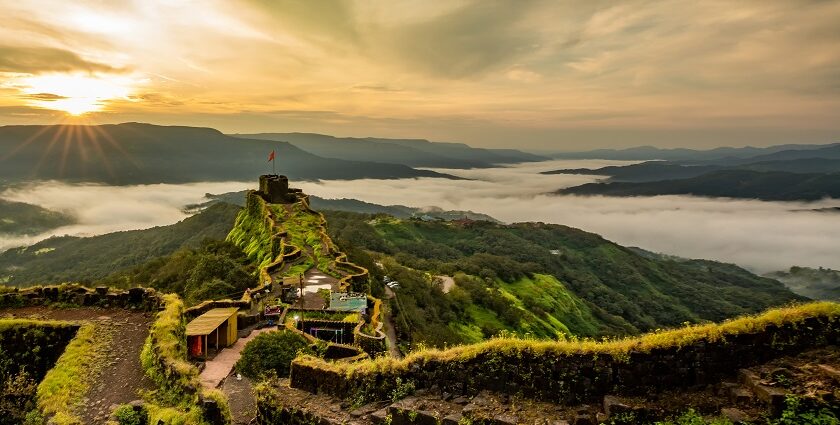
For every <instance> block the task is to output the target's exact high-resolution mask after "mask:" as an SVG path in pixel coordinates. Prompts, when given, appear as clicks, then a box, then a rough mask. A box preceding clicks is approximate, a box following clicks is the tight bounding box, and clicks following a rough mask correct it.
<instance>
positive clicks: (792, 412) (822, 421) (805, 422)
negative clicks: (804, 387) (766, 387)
mask: <svg viewBox="0 0 840 425" xmlns="http://www.w3.org/2000/svg"><path fill="white" fill-rule="evenodd" d="M838 423H840V418H838V417H837V415H835V414H834V413H833V412H832V411H831V410H830V409H829V408H828V407H826V406H821V405H819V404H818V403H816V402H815V401H814V400H807V401H806V400H803V399H802V398H799V397H797V396H793V395H789V396H788V397H787V398H786V399H785V410H784V411H783V412H782V415H781V417H780V418H779V419H778V420H776V421H773V422H772V424H773V425H836V424H838Z"/></svg>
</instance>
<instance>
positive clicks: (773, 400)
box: [753, 385, 787, 409]
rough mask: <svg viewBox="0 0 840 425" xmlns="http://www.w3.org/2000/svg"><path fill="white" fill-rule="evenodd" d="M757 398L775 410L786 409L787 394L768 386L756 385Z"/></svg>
mask: <svg viewBox="0 0 840 425" xmlns="http://www.w3.org/2000/svg"><path fill="white" fill-rule="evenodd" d="M753 391H754V392H755V396H756V397H758V399H759V400H761V401H763V402H764V403H765V404H767V405H769V406H770V407H772V408H774V409H781V408H784V405H785V396H786V394H787V393H786V392H785V391H783V390H781V389H778V388H773V387H768V386H766V385H756V386H755V388H753Z"/></svg>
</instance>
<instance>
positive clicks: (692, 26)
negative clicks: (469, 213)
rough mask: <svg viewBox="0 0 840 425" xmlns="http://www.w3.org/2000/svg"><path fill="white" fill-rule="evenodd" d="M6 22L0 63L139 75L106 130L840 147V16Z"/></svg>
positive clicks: (173, 9)
mask: <svg viewBox="0 0 840 425" xmlns="http://www.w3.org/2000/svg"><path fill="white" fill-rule="evenodd" d="M0 12H2V13H3V15H4V17H6V19H5V21H4V26H3V27H2V28H0V40H2V41H0V44H2V45H8V46H20V48H26V49H33V50H31V51H28V52H25V53H27V54H19V53H20V52H11V53H15V54H13V55H8V54H0V67H2V66H6V67H8V68H15V69H21V68H24V69H40V68H45V69H51V68H61V69H74V70H84V69H94V70H95V69H97V68H98V67H101V66H105V67H122V66H124V67H125V68H126V69H131V70H132V71H133V72H136V73H138V74H139V75H142V76H147V77H148V78H149V80H150V83H149V84H148V86H147V87H144V91H145V92H147V93H149V94H150V95H149V98H148V99H144V98H143V97H137V98H136V99H141V100H143V101H137V102H121V103H119V104H114V105H113V108H109V110H108V111H107V114H105V113H103V114H94V117H95V118H97V119H100V120H102V121H108V122H120V121H131V120H138V121H151V120H158V121H165V122H174V121H177V122H178V123H179V124H200V125H208V124H209V125H211V126H216V125H215V124H214V123H212V122H208V121H206V120H204V118H203V116H206V115H208V114H218V115H223V117H221V118H220V119H219V120H218V122H219V125H218V126H219V127H221V129H222V130H223V131H241V132H253V131H256V127H259V128H260V129H265V130H267V131H292V130H294V131H308V132H324V131H328V130H327V129H329V131H331V132H334V133H338V134H342V135H345V134H346V135H356V136H389V137H421V138H429V139H438V140H459V141H464V142H467V143H471V144H475V145H480V146H488V147H489V146H502V145H504V144H506V143H507V142H508V141H509V140H511V139H515V140H517V144H518V145H520V146H528V147H532V148H540V149H550V148H555V149H558V150H568V149H582V148H584V147H607V146H629V145H633V144H656V145H661V146H692V147H701V146H706V147H711V146H714V145H718V144H732V145H745V144H753V145H767V144H772V143H780V142H781V143H783V142H791V141H802V142H817V141H823V142H825V141H829V140H831V139H832V138H836V137H837V135H838V134H840V133H838V132H840V125H838V123H840V117H838V112H837V111H840V98H838V96H837V93H838V90H840V78H838V77H837V76H838V75H840V50H839V49H837V48H836V46H837V45H838V43H840V32H838V30H837V25H836V22H838V19H840V2H803V1H767V2H738V3H737V4H732V3H731V2H720V1H706V2H685V1H679V0H663V1H657V2H638V1H633V0H628V1H614V2H598V1H595V2H593V1H589V0H574V1H565V2H558V1H548V0H533V1H515V0H501V1H491V2H488V1H482V0H463V1H458V2H445V1H427V2H416V1H407V0H393V1H388V2H369V1H360V0H342V1H339V0H336V1H330V2H312V1H308V2H307V1H296V0H281V1H276V2H275V1H268V0H249V1H246V2H228V1H221V0H208V1H206V2H202V3H201V7H196V5H195V4H194V3H193V2H173V1H162V0H149V1H144V2H132V1H128V0H122V1H115V2H109V3H107V4H106V3H103V2H96V1H90V0H87V1H85V0H83V1H79V2H60V3H56V2H48V1H46V0H31V1H26V2H14V3H9V4H4V5H3V6H0ZM185 17H188V18H189V19H185ZM42 46H53V47H60V48H58V49H55V50H50V51H38V50H37V49H41V48H43V47H42ZM61 49H66V50H63V51H62V50H61ZM62 52H63V53H62ZM74 52H75V53H74ZM4 53H5V52H4ZM29 53H32V54H29ZM53 59H58V60H53ZM27 60H31V61H33V62H34V63H29V62H27ZM4 62H7V63H6V64H5V65H2V63H4ZM51 72H58V71H51ZM94 72H98V71H94ZM2 77H3V76H2V75H0V78H2ZM395 88H396V89H395ZM136 99H135V100H136ZM15 101H16V102H17V103H18V104H22V103H25V101H26V100H25V99H11V100H10V99H0V102H4V103H6V104H8V103H13V102H15ZM284 110H289V111H334V112H335V114H336V116H340V117H341V118H340V120H339V119H336V120H333V121H330V122H325V121H321V122H319V121H317V120H311V121H310V122H307V123H306V124H305V125H304V124H301V125H300V126H297V125H295V127H294V128H288V127H286V124H285V122H284V121H282V120H278V119H276V117H275V114H272V111H284ZM249 114H250V115H249ZM260 114H262V115H260ZM246 115H248V116H246ZM258 115H260V116H258ZM371 120H375V121H376V122H377V125H376V126H374V127H372V126H370V121H371ZM33 122H34V120H27V119H26V118H23V117H19V116H4V117H2V118H0V124H11V123H33ZM247 126H252V127H251V128H247Z"/></svg>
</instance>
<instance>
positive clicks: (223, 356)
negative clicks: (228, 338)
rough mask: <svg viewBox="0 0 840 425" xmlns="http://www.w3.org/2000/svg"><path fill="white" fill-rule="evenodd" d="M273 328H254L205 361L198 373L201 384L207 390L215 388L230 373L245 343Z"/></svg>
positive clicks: (273, 329)
mask: <svg viewBox="0 0 840 425" xmlns="http://www.w3.org/2000/svg"><path fill="white" fill-rule="evenodd" d="M275 330H277V328H274V327H272V328H262V329H255V330H253V331H251V333H250V334H249V335H248V336H247V337H245V338H239V339H238V340H237V341H236V343H234V344H233V345H232V346H230V347H228V348H225V349H223V350H222V351H221V352H219V354H218V355H216V357H214V358H213V360H210V361H208V362H207V363H205V365H204V370H203V371H201V375H199V378H200V379H201V385H202V386H203V387H204V388H205V389H208V390H211V389H214V388H217V387H218V386H219V384H220V383H221V382H222V380H224V379H225V378H226V377H227V376H228V375H230V372H231V371H232V370H233V366H234V365H235V364H236V362H237V361H239V358H240V357H241V356H242V349H243V348H245V345H246V344H248V343H249V342H251V340H253V339H254V338H256V337H257V335H259V334H261V333H263V332H271V331H275Z"/></svg>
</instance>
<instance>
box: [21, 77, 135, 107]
mask: <svg viewBox="0 0 840 425" xmlns="http://www.w3.org/2000/svg"><path fill="white" fill-rule="evenodd" d="M19 85H20V87H21V91H23V93H25V94H26V95H27V99H28V102H29V103H30V104H31V105H32V106H37V107H40V108H46V109H54V110H58V111H64V112H66V113H68V114H70V115H82V114H85V113H88V112H95V111H101V110H102V109H103V108H104V107H105V105H106V104H107V103H108V102H109V101H113V100H116V99H128V96H129V95H130V94H131V93H132V91H133V89H134V86H135V85H136V82H135V81H134V80H133V79H131V78H129V77H122V76H113V75H85V74H53V75H40V76H34V77H27V78H23V79H21V80H20V81H19Z"/></svg>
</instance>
